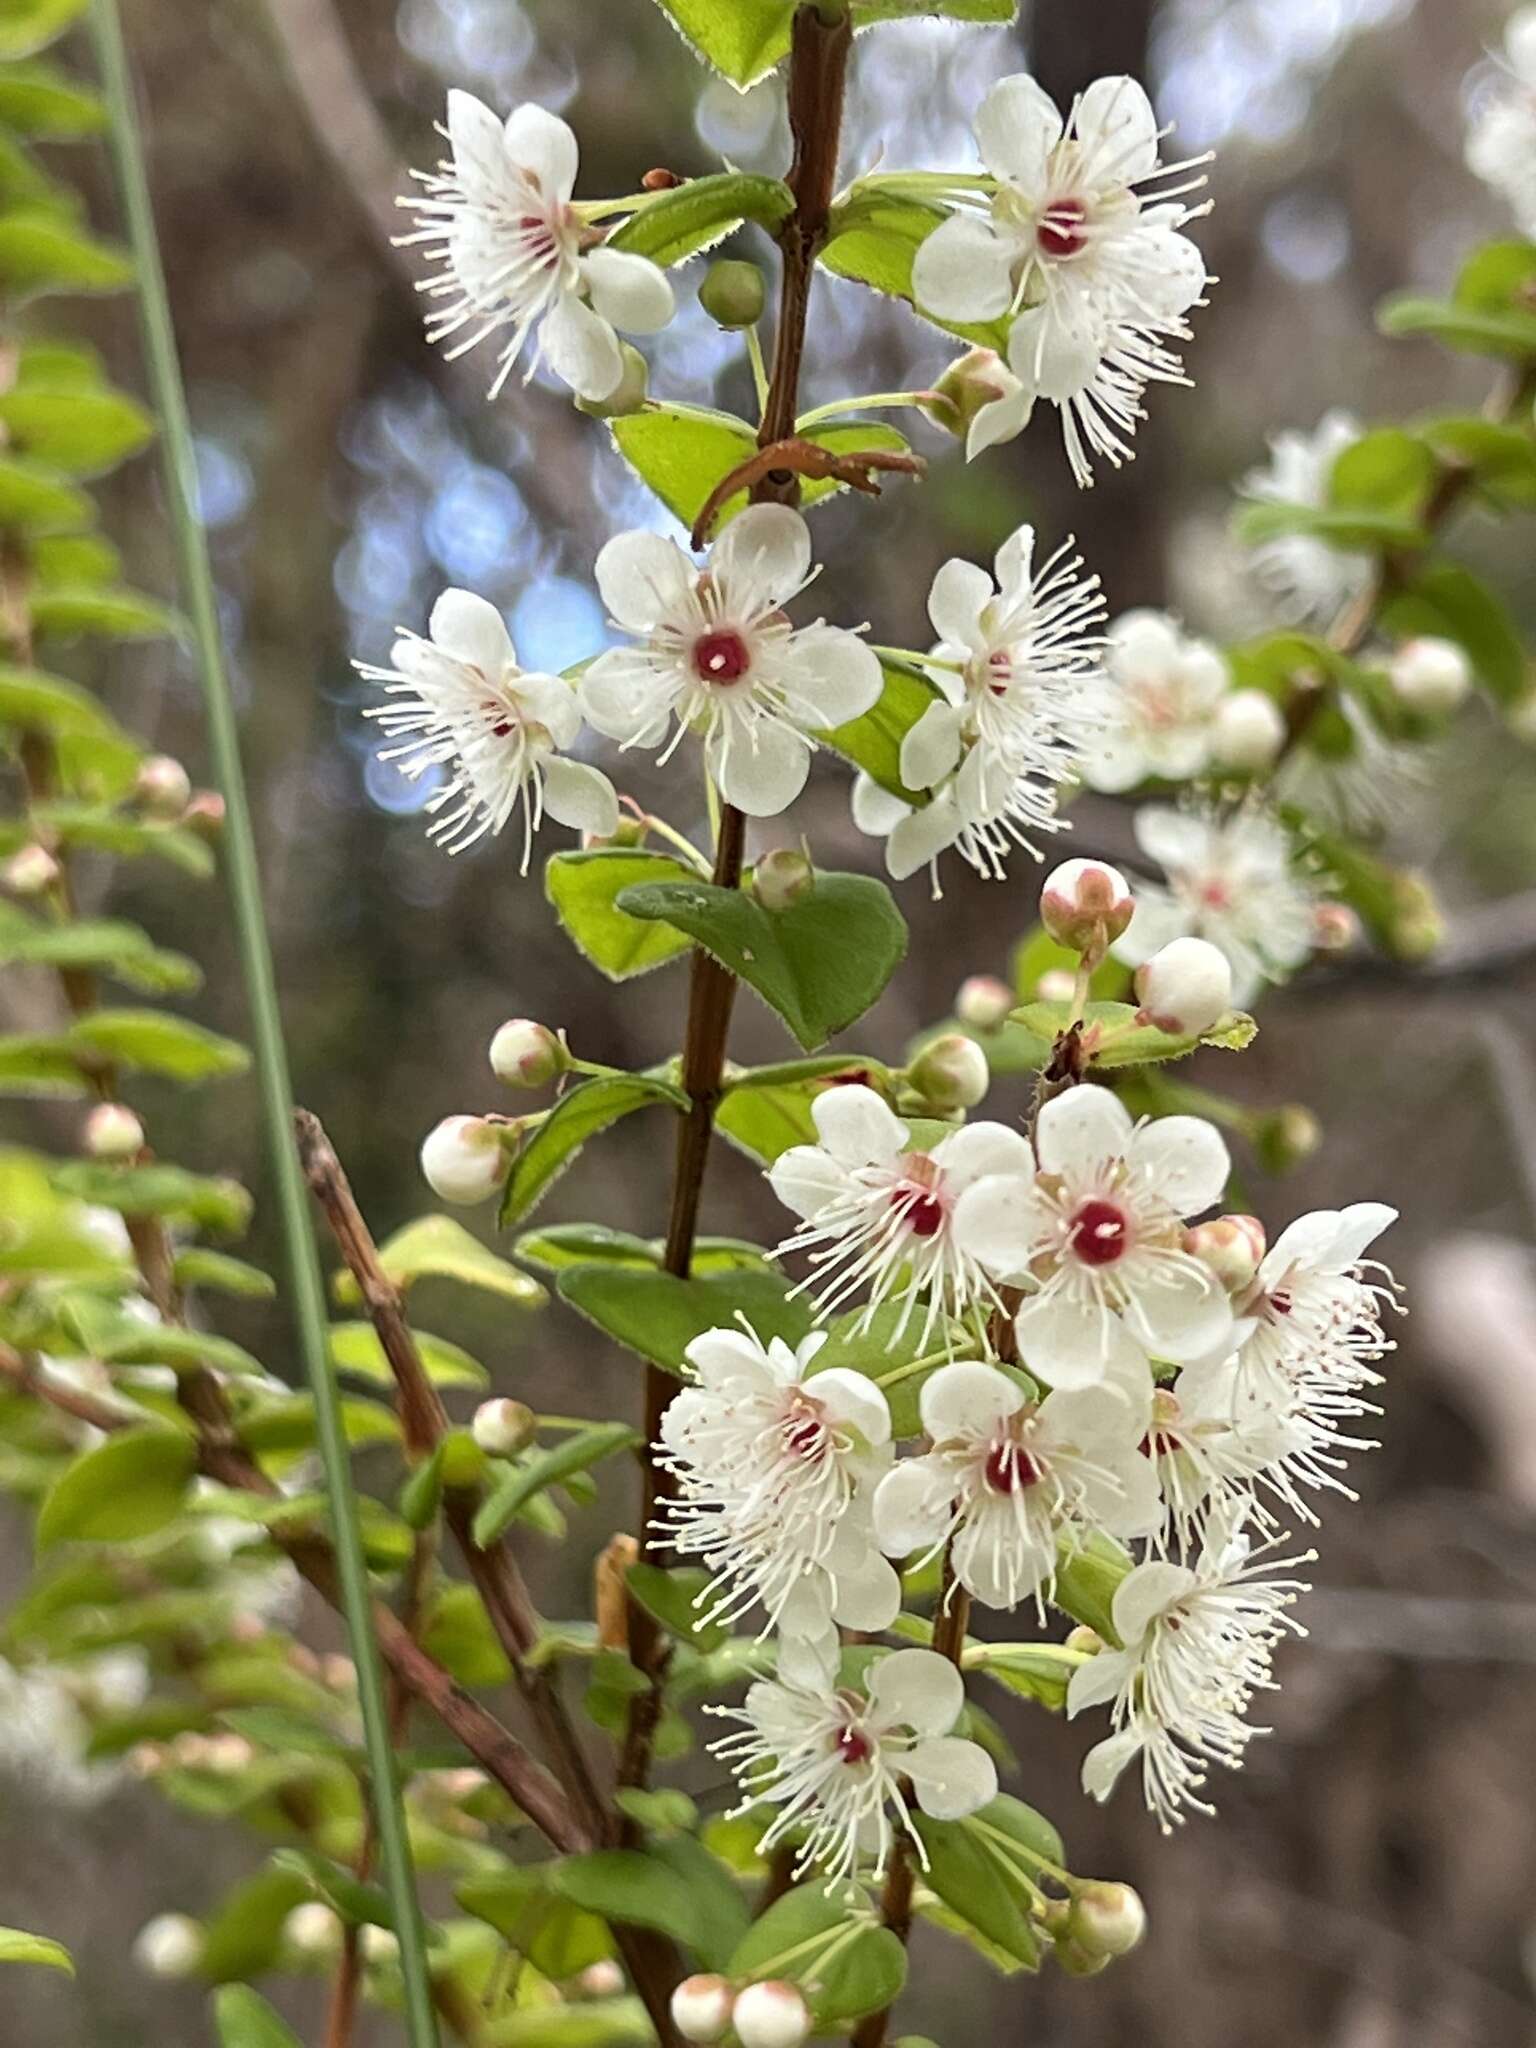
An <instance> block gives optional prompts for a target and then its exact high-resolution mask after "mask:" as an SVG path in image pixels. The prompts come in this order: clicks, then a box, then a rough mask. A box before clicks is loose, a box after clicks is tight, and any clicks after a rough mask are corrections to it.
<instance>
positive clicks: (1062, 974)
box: [1035, 967, 1077, 1003]
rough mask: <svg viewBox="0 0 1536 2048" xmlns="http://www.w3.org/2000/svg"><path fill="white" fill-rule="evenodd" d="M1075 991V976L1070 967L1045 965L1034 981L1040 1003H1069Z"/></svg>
mask: <svg viewBox="0 0 1536 2048" xmlns="http://www.w3.org/2000/svg"><path fill="white" fill-rule="evenodd" d="M1076 993H1077V977H1076V975H1075V974H1073V972H1072V970H1071V968H1070V967H1047V969H1046V970H1045V972H1044V974H1042V975H1041V977H1040V979H1039V980H1038V981H1037V982H1036V983H1035V994H1036V995H1037V996H1038V997H1039V999H1040V1001H1041V1002H1042V1003H1070V1002H1071V1000H1072V998H1073V996H1074V995H1075V994H1076Z"/></svg>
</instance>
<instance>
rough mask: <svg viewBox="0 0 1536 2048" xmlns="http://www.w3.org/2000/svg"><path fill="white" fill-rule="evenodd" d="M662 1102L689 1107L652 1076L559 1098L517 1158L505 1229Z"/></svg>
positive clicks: (597, 1084) (603, 1082)
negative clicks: (600, 1140) (622, 1127)
mask: <svg viewBox="0 0 1536 2048" xmlns="http://www.w3.org/2000/svg"><path fill="white" fill-rule="evenodd" d="M660 886H662V887H671V888H675V887H677V886H678V885H677V884H676V883H667V884H661V885H660ZM658 1102H660V1103H666V1104H668V1105H669V1106H670V1107H671V1108H673V1109H678V1110H683V1109H686V1108H687V1107H688V1098H687V1096H686V1095H684V1094H683V1092H682V1090H681V1089H680V1088H674V1087H673V1086H672V1084H671V1082H669V1081H661V1080H657V1079H656V1078H654V1077H653V1076H651V1075H648V1074H612V1075H607V1074H604V1075H599V1076H597V1077H596V1078H594V1079H593V1080H590V1081H582V1082H579V1083H578V1084H577V1086H576V1087H574V1088H572V1089H571V1090H570V1091H569V1092H568V1093H567V1094H565V1095H563V1096H562V1097H561V1098H560V1100H559V1101H558V1102H557V1103H556V1104H555V1106H554V1108H553V1109H552V1110H551V1111H550V1113H549V1115H548V1117H547V1118H546V1120H545V1121H544V1122H543V1123H542V1124H541V1125H540V1126H539V1128H538V1129H537V1130H536V1131H535V1132H534V1133H533V1135H532V1137H530V1138H529V1140H528V1142H527V1143H526V1144H525V1145H524V1147H523V1149H522V1151H521V1152H520V1153H519V1154H518V1155H517V1158H516V1160H515V1161H514V1163H513V1167H512V1171H511V1174H510V1175H509V1176H508V1179H507V1187H506V1193H505V1194H504V1195H503V1196H502V1202H501V1222H502V1225H503V1227H505V1226H506V1225H508V1224H511V1223H517V1222H520V1221H521V1220H522V1218H523V1217H524V1216H526V1215H527V1214H528V1213H529V1211H530V1210H531V1209H533V1208H534V1207H535V1206H536V1205H537V1204H538V1203H539V1202H540V1201H541V1200H542V1199H543V1197H544V1196H545V1195H546V1194H548V1192H549V1190H550V1188H551V1187H552V1186H553V1185H554V1183H555V1182H556V1181H557V1180H558V1179H559V1178H560V1175H561V1174H562V1173H564V1172H565V1170H566V1168H567V1167H568V1166H569V1165H570V1164H571V1163H572V1161H573V1160H574V1159H575V1157H576V1155H577V1153H578V1152H580V1151H581V1149H582V1147H583V1146H584V1145H585V1144H586V1143H587V1141H588V1140H589V1139H591V1138H595V1137H597V1136H598V1135H599V1134H600V1133H601V1132H603V1131H606V1130H608V1129H610V1128H611V1126H612V1125H614V1124H616V1123H618V1122H619V1120H620V1119H621V1118H622V1117H626V1116H632V1115H633V1114H634V1112H635V1111H636V1110H637V1109H648V1108H650V1107H651V1106H652V1105H653V1104H654V1103H658Z"/></svg>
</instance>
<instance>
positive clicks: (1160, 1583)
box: [1109, 1558, 1197, 1650]
mask: <svg viewBox="0 0 1536 2048" xmlns="http://www.w3.org/2000/svg"><path fill="white" fill-rule="evenodd" d="M1196 1583H1197V1582H1196V1579H1195V1575H1194V1573H1193V1572H1192V1571H1190V1570H1188V1569H1187V1567H1186V1566H1184V1565H1181V1564H1165V1563H1163V1562H1162V1561H1161V1560H1160V1559H1158V1558H1153V1559H1152V1561H1151V1562H1150V1563H1149V1564H1139V1565H1137V1567H1136V1569H1135V1571H1133V1572H1131V1573H1130V1574H1129V1575H1128V1576H1127V1577H1126V1578H1123V1579H1122V1580H1121V1581H1120V1583H1119V1585H1118V1586H1116V1588H1115V1597H1114V1599H1113V1601H1112V1602H1111V1603H1110V1610H1109V1612H1110V1618H1111V1620H1112V1621H1113V1622H1114V1624H1115V1634H1116V1635H1117V1636H1118V1637H1119V1638H1120V1640H1121V1642H1122V1643H1123V1644H1124V1645H1125V1647H1126V1649H1128V1650H1131V1649H1134V1648H1135V1647H1136V1645H1137V1644H1138V1643H1140V1642H1142V1641H1143V1640H1144V1639H1145V1637H1146V1633H1147V1631H1148V1629H1150V1628H1151V1626H1152V1624H1153V1622H1154V1621H1156V1619H1157V1618H1158V1616H1159V1615H1160V1614H1162V1613H1163V1612H1164V1611H1165V1610H1166V1609H1167V1608H1169V1607H1171V1606H1172V1605H1173V1603H1174V1602H1175V1601H1176V1600H1182V1599H1183V1598H1184V1596H1185V1594H1186V1593H1188V1592H1189V1591H1190V1590H1191V1588H1192V1587H1193V1586H1194V1585H1195V1584H1196Z"/></svg>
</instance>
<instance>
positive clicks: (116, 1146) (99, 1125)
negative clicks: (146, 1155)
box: [82, 1102, 144, 1159]
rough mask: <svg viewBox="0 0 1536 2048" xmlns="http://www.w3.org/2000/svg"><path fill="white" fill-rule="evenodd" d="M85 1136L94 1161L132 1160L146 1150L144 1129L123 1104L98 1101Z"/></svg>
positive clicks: (86, 1144)
mask: <svg viewBox="0 0 1536 2048" xmlns="http://www.w3.org/2000/svg"><path fill="white" fill-rule="evenodd" d="M82 1136H83V1142H84V1145H85V1149H86V1151H87V1152H89V1153H90V1155H91V1157H92V1158H93V1159H132V1158H133V1157H134V1155H135V1154H136V1153H139V1152H142V1151H143V1149H144V1126H143V1125H142V1124H141V1123H140V1122H139V1120H138V1118H137V1117H136V1116H135V1115H134V1113H133V1111H132V1110H131V1109H129V1108H128V1106H127V1104H126V1103H122V1102H98V1103H97V1105H96V1107H95V1108H94V1109H93V1110H92V1111H91V1113H90V1115H89V1116H88V1117H87V1118H86V1120H85V1130H84V1132H83V1134H82Z"/></svg>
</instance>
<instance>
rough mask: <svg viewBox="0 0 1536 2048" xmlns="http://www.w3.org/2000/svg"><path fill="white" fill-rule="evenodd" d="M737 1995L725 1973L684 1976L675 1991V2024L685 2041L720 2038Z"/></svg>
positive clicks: (673, 2005) (729, 2021) (729, 2017)
mask: <svg viewBox="0 0 1536 2048" xmlns="http://www.w3.org/2000/svg"><path fill="white" fill-rule="evenodd" d="M735 1998H736V1994H735V1993H734V1992H733V1991H732V1989H731V1987H730V1985H729V1984H727V1983H726V1981H725V1979H724V1978H723V1977H685V1978H684V1979H683V1981H682V1983H681V1984H679V1985H678V1987H677V1989H676V1990H675V1991H674V1992H673V1994H672V2024H673V2026H674V2027H676V2029H677V2031H678V2032H679V2033H680V2034H681V2035H682V2037H683V2039H684V2040H685V2041H701V2042H709V2041H718V2040H719V2039H720V2037H721V2035H722V2034H723V2033H724V2032H725V2030H726V2028H727V2027H728V2026H729V2025H730V2024H731V2007H732V2005H733V2004H734V2003H735Z"/></svg>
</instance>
